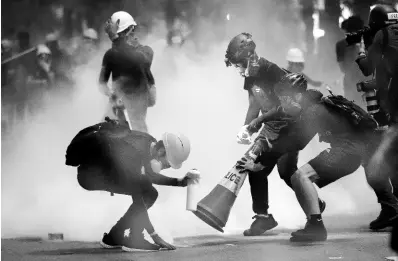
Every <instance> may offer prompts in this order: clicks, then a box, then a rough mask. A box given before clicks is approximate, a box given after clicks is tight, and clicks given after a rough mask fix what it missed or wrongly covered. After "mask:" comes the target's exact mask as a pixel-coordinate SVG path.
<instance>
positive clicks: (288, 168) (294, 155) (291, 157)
mask: <svg viewBox="0 0 398 261" xmlns="http://www.w3.org/2000/svg"><path fill="white" fill-rule="evenodd" d="M298 154H299V152H298V151H295V152H289V153H286V154H284V155H282V156H281V157H280V158H279V160H278V163H277V166H278V172H279V176H280V177H281V179H283V180H284V181H285V183H286V185H288V186H289V187H290V188H292V182H291V177H292V176H293V174H294V173H295V172H296V171H297V162H298ZM318 203H319V208H320V210H321V213H322V212H323V211H324V210H325V208H326V202H325V201H323V200H321V199H318Z"/></svg>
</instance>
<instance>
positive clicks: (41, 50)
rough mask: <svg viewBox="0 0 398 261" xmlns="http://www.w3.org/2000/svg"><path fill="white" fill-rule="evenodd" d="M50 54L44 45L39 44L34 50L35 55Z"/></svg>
mask: <svg viewBox="0 0 398 261" xmlns="http://www.w3.org/2000/svg"><path fill="white" fill-rule="evenodd" d="M41 54H51V51H50V49H49V48H48V47H47V45H45V44H39V45H38V46H37V48H36V55H41Z"/></svg>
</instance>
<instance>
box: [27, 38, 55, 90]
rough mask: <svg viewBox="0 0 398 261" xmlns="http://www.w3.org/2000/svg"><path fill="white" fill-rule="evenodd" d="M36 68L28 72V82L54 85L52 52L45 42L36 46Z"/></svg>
mask: <svg viewBox="0 0 398 261" xmlns="http://www.w3.org/2000/svg"><path fill="white" fill-rule="evenodd" d="M36 65H37V66H36V69H35V70H33V71H31V72H28V74H29V76H28V79H27V83H28V84H33V85H37V84H41V85H47V86H49V85H52V84H53V83H54V73H53V71H52V68H51V65H52V53H51V50H50V49H49V48H48V47H47V45H45V44H39V45H38V46H37V47H36Z"/></svg>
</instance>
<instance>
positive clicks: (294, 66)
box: [286, 48, 325, 87]
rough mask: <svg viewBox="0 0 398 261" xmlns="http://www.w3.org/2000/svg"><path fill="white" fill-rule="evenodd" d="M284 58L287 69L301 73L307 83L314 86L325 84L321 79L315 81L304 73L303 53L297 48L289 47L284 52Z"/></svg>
mask: <svg viewBox="0 0 398 261" xmlns="http://www.w3.org/2000/svg"><path fill="white" fill-rule="evenodd" d="M286 60H287V62H288V65H287V70H288V71H289V72H292V73H301V74H302V75H304V77H305V78H306V80H307V82H308V84H309V85H312V86H314V87H323V86H325V84H324V83H323V82H321V81H315V80H313V79H311V78H310V77H309V76H308V75H306V74H304V73H303V71H304V68H305V58H304V53H303V51H301V50H300V49H299V48H291V49H289V51H288V52H287V54H286Z"/></svg>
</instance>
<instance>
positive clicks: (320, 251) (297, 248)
mask: <svg viewBox="0 0 398 261" xmlns="http://www.w3.org/2000/svg"><path fill="white" fill-rule="evenodd" d="M289 234H290V233H289V231H282V230H281V231H277V232H274V233H269V234H267V235H264V236H261V237H250V238H248V237H243V236H240V235H235V236H231V235H229V236H224V235H223V236H219V235H214V236H211V235H210V236H199V237H189V238H178V239H175V242H174V243H175V245H177V246H180V247H179V248H178V249H177V250H175V251H158V252H149V253H148V252H147V253H143V252H135V253H124V252H121V250H104V249H100V248H99V244H98V242H71V241H61V242H55V241H47V240H41V239H40V238H18V239H2V242H1V256H2V259H1V260H5V261H9V260H10V261H11V260H29V261H36V260H57V261H58V260H65V261H66V260H70V261H80V260H82V261H83V260H84V261H85V260H93V261H94V260H96V261H99V260H115V261H139V260H145V261H151V260H156V261H160V260H165V261H166V260H167V261H179V260H189V261H195V260H198V261H199V260H200V261H202V260H203V261H212V260H214V261H222V260H239V261H241V260H242V261H251V260H253V261H262V260H270V261H279V260H281V261H282V260H283V261H296V260H297V261H298V260H303V261H309V260H315V261H322V260H349V261H355V260H358V261H366V260H369V261H377V260H394V259H386V257H393V256H394V253H393V252H392V251H391V250H390V249H388V248H387V244H388V239H389V234H388V233H385V232H383V233H369V232H349V233H344V232H335V233H333V232H332V233H330V234H329V240H328V241H327V242H324V243H316V244H315V243H313V244H298V243H290V242H289ZM395 256H396V255H395Z"/></svg>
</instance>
